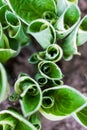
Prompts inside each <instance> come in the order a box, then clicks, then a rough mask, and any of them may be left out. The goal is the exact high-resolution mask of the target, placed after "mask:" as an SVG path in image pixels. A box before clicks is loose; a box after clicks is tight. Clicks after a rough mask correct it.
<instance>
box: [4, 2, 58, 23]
mask: <svg viewBox="0 0 87 130" xmlns="http://www.w3.org/2000/svg"><path fill="white" fill-rule="evenodd" d="M6 1H7V3H8V5H9V7H10V8H11V10H12V11H13V12H15V13H16V14H17V15H18V16H19V17H20V18H21V20H22V21H23V22H24V23H26V24H29V23H30V22H31V21H33V20H36V19H38V18H42V16H43V14H44V12H45V11H50V12H53V13H55V12H56V6H55V2H54V0H43V1H42V0H24V1H22V0H20V1H19V0H15V1H14V0H6ZM20 5H21V8H19V7H20Z"/></svg>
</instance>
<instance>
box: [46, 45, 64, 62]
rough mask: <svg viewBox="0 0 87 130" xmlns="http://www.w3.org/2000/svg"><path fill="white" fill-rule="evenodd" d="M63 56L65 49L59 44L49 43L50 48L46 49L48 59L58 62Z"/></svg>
mask: <svg viewBox="0 0 87 130" xmlns="http://www.w3.org/2000/svg"><path fill="white" fill-rule="evenodd" d="M62 56H63V51H62V49H61V47H60V46H58V45H57V44H52V45H49V46H48V48H47V49H46V59H47V60H50V61H53V62H58V61H59V60H60V59H61V58H62Z"/></svg>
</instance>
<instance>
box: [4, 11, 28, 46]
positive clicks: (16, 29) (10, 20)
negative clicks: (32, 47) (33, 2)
mask: <svg viewBox="0 0 87 130" xmlns="http://www.w3.org/2000/svg"><path fill="white" fill-rule="evenodd" d="M5 18H6V22H7V24H8V25H9V30H8V31H9V36H10V38H14V39H17V40H18V41H19V43H20V44H21V45H24V44H25V43H26V42H28V40H29V39H28V37H27V36H26V35H25V33H24V30H23V27H22V24H21V21H20V20H19V19H18V18H17V17H16V15H14V14H13V13H12V12H10V11H7V12H6V13H5Z"/></svg>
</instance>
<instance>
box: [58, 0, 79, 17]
mask: <svg viewBox="0 0 87 130" xmlns="http://www.w3.org/2000/svg"><path fill="white" fill-rule="evenodd" d="M56 3H57V15H58V16H61V15H62V13H63V12H64V11H65V9H66V8H67V7H68V6H70V4H73V3H75V4H77V3H78V0H62V4H61V0H57V2H56Z"/></svg>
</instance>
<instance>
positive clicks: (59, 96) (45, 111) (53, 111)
mask: <svg viewBox="0 0 87 130" xmlns="http://www.w3.org/2000/svg"><path fill="white" fill-rule="evenodd" d="M84 104H86V98H85V97H84V96H83V95H82V94H81V93H79V92H78V91H77V90H75V89H73V88H71V87H69V86H66V85H60V86H56V87H53V88H48V89H45V90H44V91H43V100H42V107H41V108H40V112H41V114H42V115H43V116H45V117H46V118H48V119H49V120H62V119H64V118H66V117H68V116H70V115H71V114H72V113H73V112H76V111H78V110H79V109H80V108H81V107H82V106H83V105H84ZM67 106H68V107H67Z"/></svg>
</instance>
